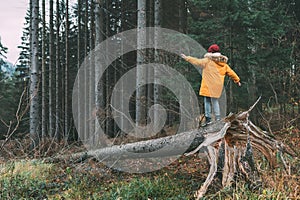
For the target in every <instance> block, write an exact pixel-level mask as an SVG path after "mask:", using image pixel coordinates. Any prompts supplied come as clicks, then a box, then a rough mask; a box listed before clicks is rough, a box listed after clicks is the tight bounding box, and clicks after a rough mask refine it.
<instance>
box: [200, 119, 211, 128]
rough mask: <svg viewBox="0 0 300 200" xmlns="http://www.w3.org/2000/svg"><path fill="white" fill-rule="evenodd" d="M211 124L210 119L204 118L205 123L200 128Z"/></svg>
mask: <svg viewBox="0 0 300 200" xmlns="http://www.w3.org/2000/svg"><path fill="white" fill-rule="evenodd" d="M211 123H212V121H211V118H209V117H205V122H204V123H203V124H202V125H201V126H202V127H205V126H208V125H210V124H211Z"/></svg>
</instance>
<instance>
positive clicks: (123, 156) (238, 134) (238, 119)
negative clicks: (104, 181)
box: [52, 99, 295, 199]
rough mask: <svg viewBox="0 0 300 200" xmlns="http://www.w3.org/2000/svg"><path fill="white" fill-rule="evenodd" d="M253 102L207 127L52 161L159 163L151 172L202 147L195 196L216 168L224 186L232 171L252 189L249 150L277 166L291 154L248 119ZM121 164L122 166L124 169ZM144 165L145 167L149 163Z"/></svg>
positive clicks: (254, 176) (254, 178)
mask: <svg viewBox="0 0 300 200" xmlns="http://www.w3.org/2000/svg"><path fill="white" fill-rule="evenodd" d="M258 101H259V99H258ZM258 101H257V102H258ZM257 102H256V103H257ZM256 103H255V104H254V105H253V106H252V107H251V108H250V109H249V110H247V111H245V112H241V113H238V114H230V115H229V116H228V117H226V118H225V119H224V120H223V121H219V122H216V123H214V124H212V125H209V126H208V127H204V128H200V129H196V130H191V131H188V132H183V133H180V134H176V135H172V136H167V137H162V138H158V139H152V140H147V141H140V142H135V143H129V144H124V145H115V146H110V147H105V148H100V149H95V150H89V151H87V152H82V153H76V154H73V155H70V156H58V157H56V158H52V161H53V160H55V159H59V160H60V159H70V160H73V161H74V162H80V161H82V160H84V159H87V158H90V157H95V158H97V159H98V160H99V161H102V162H105V164H106V165H108V166H110V167H113V168H115V169H119V170H125V171H128V172H137V170H139V171H138V172H145V170H144V169H143V167H145V165H146V164H151V163H152V164H153V163H155V164H157V163H159V164H161V165H160V166H154V167H153V168H150V169H151V170H152V171H153V170H155V169H159V168H161V167H163V166H165V165H166V163H168V162H170V161H169V158H170V159H171V160H172V159H173V160H174V159H176V158H178V157H179V156H181V155H182V154H183V153H184V152H185V153H186V154H185V155H186V156H189V155H191V154H194V153H197V152H198V151H199V150H200V149H204V151H205V152H206V154H207V157H208V160H209V162H210V165H211V166H210V171H209V174H208V176H207V179H206V181H205V182H204V183H203V185H202V187H200V189H199V190H198V191H197V192H196V196H195V197H196V199H199V198H201V197H202V196H203V195H204V194H205V193H206V191H207V188H208V186H209V185H210V184H211V182H212V180H213V179H214V177H215V175H216V174H217V169H218V168H221V169H222V171H221V180H222V185H223V186H224V187H225V186H228V185H230V184H231V183H232V182H233V179H234V177H235V176H234V175H235V174H236V173H240V174H243V175H244V177H245V179H246V180H247V181H248V182H250V186H251V187H252V188H253V189H255V188H257V187H259V186H261V180H260V177H259V173H258V171H257V169H256V166H255V162H254V158H253V150H252V149H256V150H258V151H259V152H261V153H262V154H263V155H264V156H265V157H266V159H267V160H268V161H269V163H270V166H271V167H276V165H277V159H276V155H278V154H279V155H280V158H281V159H282V163H283V164H284V165H285V161H284V159H283V156H282V155H283V154H284V153H287V154H290V155H292V156H294V155H295V154H294V153H293V152H291V151H290V150H289V149H288V148H286V146H285V145H284V144H283V143H282V142H280V141H278V140H276V139H275V138H273V137H271V136H270V135H268V134H267V132H265V131H263V130H261V129H260V128H259V127H257V126H255V125H254V124H253V123H252V122H251V121H250V120H249V118H248V117H249V112H250V111H251V110H252V109H253V108H254V106H255V105H256ZM155 159H156V160H155ZM157 159H159V162H158V161H157ZM165 161H166V162H165ZM124 166H126V167H125V168H124ZM285 167H286V166H285ZM133 168H134V169H133ZM147 168H148V169H149V166H147ZM141 169H142V170H141ZM143 170H144V171H143Z"/></svg>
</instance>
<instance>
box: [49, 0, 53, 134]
mask: <svg viewBox="0 0 300 200" xmlns="http://www.w3.org/2000/svg"><path fill="white" fill-rule="evenodd" d="M49 15H50V16H49V26H50V36H49V78H48V79H49V83H48V90H49V91H48V93H49V102H48V103H49V106H48V109H49V116H48V119H49V135H50V136H51V137H54V123H53V68H54V59H53V58H54V30H53V28H54V24H53V0H50V14H49Z"/></svg>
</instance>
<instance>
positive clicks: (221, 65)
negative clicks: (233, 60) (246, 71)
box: [185, 53, 240, 98]
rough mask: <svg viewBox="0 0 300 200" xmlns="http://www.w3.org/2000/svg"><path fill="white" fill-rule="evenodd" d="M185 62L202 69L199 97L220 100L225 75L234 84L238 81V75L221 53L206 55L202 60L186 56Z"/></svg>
mask: <svg viewBox="0 0 300 200" xmlns="http://www.w3.org/2000/svg"><path fill="white" fill-rule="evenodd" d="M185 60H186V61H187V62H189V63H191V64H193V65H196V66H198V67H201V68H202V69H203V70H202V81H201V87H200V91H199V94H200V95H201V96H206V97H213V98H220V96H221V94H222V90H223V85H224V79H225V75H227V76H229V77H230V78H231V79H232V80H233V81H234V82H235V83H238V82H239V81H240V78H239V77H238V75H237V74H236V73H235V72H234V71H233V70H232V69H231V68H230V67H229V65H228V64H227V61H228V58H227V57H226V56H224V55H221V53H206V54H205V55H204V58H202V59H199V58H194V57H191V56H187V57H186V58H185Z"/></svg>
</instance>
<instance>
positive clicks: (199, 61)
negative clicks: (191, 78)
mask: <svg viewBox="0 0 300 200" xmlns="http://www.w3.org/2000/svg"><path fill="white" fill-rule="evenodd" d="M185 60H186V61H187V62H189V63H191V64H192V65H196V66H198V67H201V68H203V67H205V64H206V63H207V59H205V58H203V59H199V58H195V57H192V56H187V57H186V59H185Z"/></svg>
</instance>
